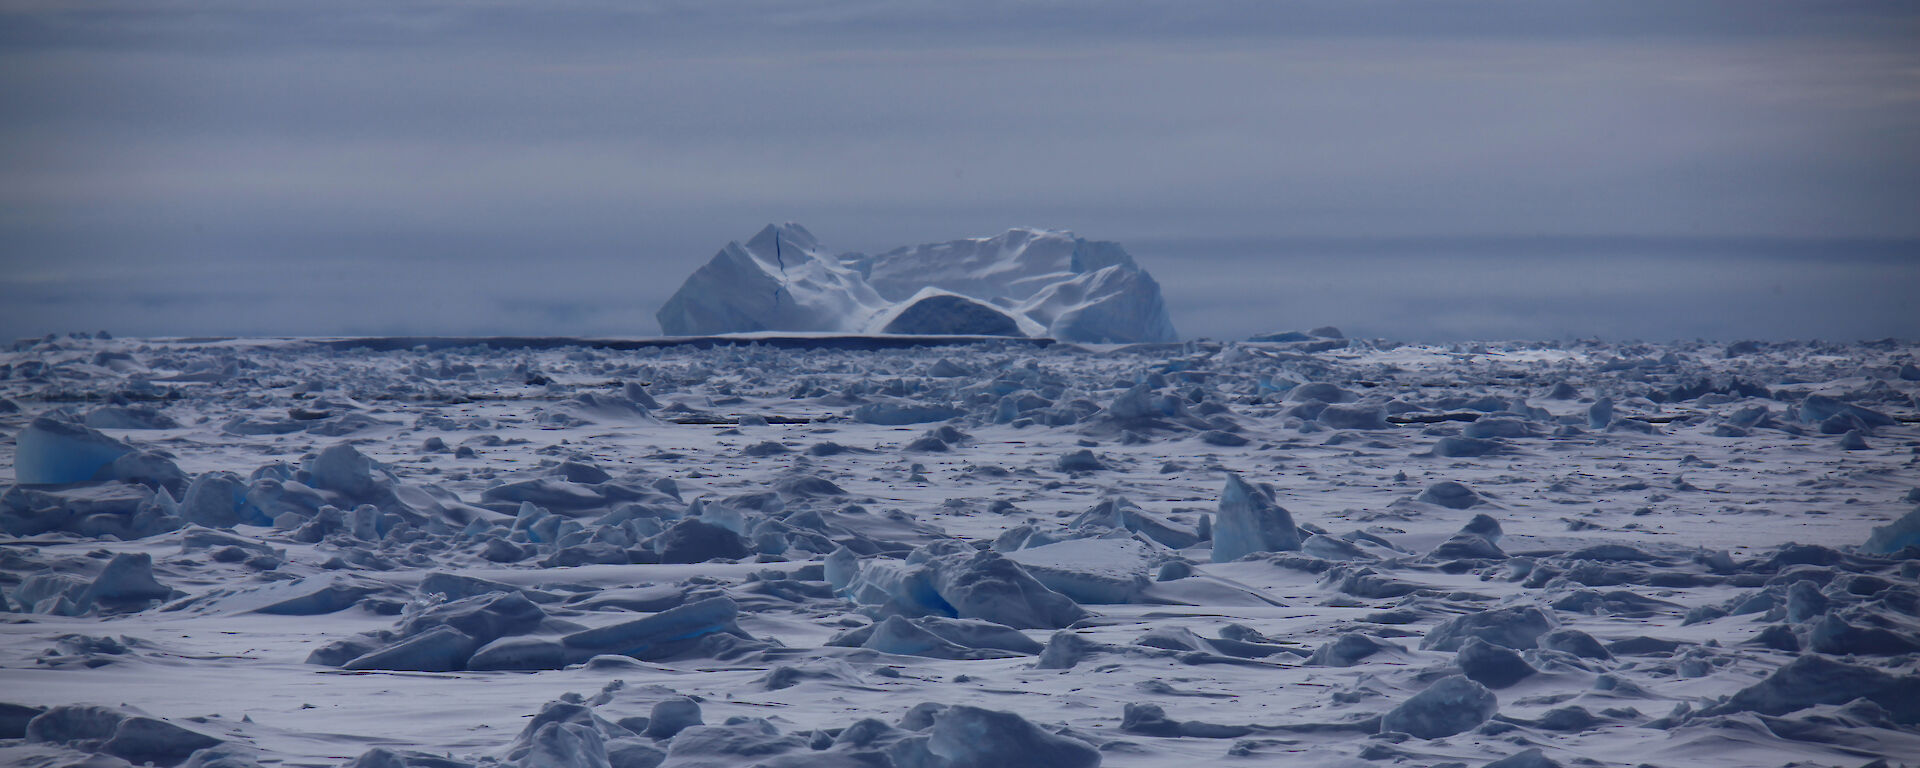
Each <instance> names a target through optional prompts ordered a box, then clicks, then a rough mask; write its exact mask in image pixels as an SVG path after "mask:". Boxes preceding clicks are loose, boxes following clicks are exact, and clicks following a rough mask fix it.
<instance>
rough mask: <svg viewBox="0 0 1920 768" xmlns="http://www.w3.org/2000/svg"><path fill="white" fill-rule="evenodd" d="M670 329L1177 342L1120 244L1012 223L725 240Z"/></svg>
mask: <svg viewBox="0 0 1920 768" xmlns="http://www.w3.org/2000/svg"><path fill="white" fill-rule="evenodd" d="M658 317H659V319H660V328H661V330H662V331H663V332H665V333H667V334H669V335H675V336H701V335H711V334H720V333H743V332H752V331H814V332H836V333H894V334H961V335H985V336H1051V337H1053V338H1057V339H1061V340H1064V341H1080V342H1093V343H1126V342H1165V341H1177V340H1178V339H1179V334H1178V333H1177V332H1176V331H1175V330H1174V328H1173V321H1172V320H1171V319H1169V318H1168V317H1167V311H1166V305H1165V304H1164V303H1163V302H1162V301H1161V299H1160V285H1159V283H1156V282H1154V280H1153V277H1152V276H1151V275H1149V274H1147V272H1146V271H1145V270H1143V269H1141V268H1140V267H1139V266H1138V265H1136V264H1135V263H1134V261H1133V257H1132V256H1129V255H1128V254H1127V252H1126V250H1125V249H1123V248H1121V247H1120V245H1119V244H1118V243H1112V242H1103V241H1097V240H1086V239H1082V238H1079V237H1075V236H1073V234H1072V233H1070V232H1061V231H1051V230H1040V229H1013V230H1008V231H1007V232H1005V233H1003V234H1000V235H996V236H994V237H983V238H971V239H966V240H954V241H951V242H945V243H930V244H927V245H917V246H912V247H908V248H899V249H895V250H892V251H888V252H886V253H883V254H879V255H874V256H869V255H865V254H845V255H841V256H833V255H829V254H828V253H827V252H826V251H825V250H824V249H822V248H821V247H820V244H819V241H817V240H815V239H814V237H813V235H812V234H811V233H809V232H807V230H806V229H805V228H804V227H801V226H800V225H798V224H793V223H788V224H783V225H778V226H768V227H767V228H766V229H763V230H761V231H760V233H759V234H758V235H755V236H754V237H753V239H752V240H749V241H747V243H746V244H745V245H742V244H740V243H729V244H728V245H727V247H725V248H723V249H721V250H720V252H719V253H718V254H715V255H714V257H713V259H712V260H711V261H709V262H707V264H706V265H705V266H702V267H701V268H700V269H699V270H697V271H695V272H694V273H693V276H692V277H689V278H687V282H686V283H685V284H683V285H682V286H680V290H679V291H678V292H676V293H675V294H674V295H673V298H671V299H669V300H668V301H667V303H666V305H665V306H663V307H661V309H660V312H659V314H658Z"/></svg>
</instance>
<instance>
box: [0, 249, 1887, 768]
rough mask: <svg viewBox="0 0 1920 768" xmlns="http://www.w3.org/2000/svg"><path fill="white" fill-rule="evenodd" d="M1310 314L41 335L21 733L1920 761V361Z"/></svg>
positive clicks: (421, 756) (107, 744)
mask: <svg viewBox="0 0 1920 768" xmlns="http://www.w3.org/2000/svg"><path fill="white" fill-rule="evenodd" d="M775 234H776V235H779V233H775ZM1029 235H1030V236H1031V237H1035V238H1041V239H1044V238H1045V237H1047V235H1045V234H1043V233H1029ZM782 236H784V235H782ZM963 242H977V241H963ZM796 245H799V243H796ZM1055 245H1059V244H1055ZM755 247H756V246H753V245H752V244H751V243H750V244H749V245H748V246H744V247H742V250H743V252H750V253H748V255H749V256H753V255H754V254H753V253H751V252H753V251H754V248H755ZM940 247H947V248H949V249H951V248H953V247H955V246H952V245H951V244H948V245H947V246H925V247H922V248H923V249H927V248H933V249H938V248H940ZM996 247H999V246H996ZM1029 247H1032V246H1031V245H1029ZM1047 247H1053V246H1047ZM1039 252H1040V251H1035V253H1039ZM785 253H786V251H785V247H784V246H782V250H781V254H782V255H783V256H784V255H785ZM1066 253H1068V254H1069V255H1070V254H1071V247H1069V248H1068V251H1067V252H1066ZM1102 253H1104V252H1089V253H1087V254H1083V256H1085V257H1086V258H1087V259H1089V260H1091V261H1098V259H1096V258H1094V257H1096V256H1100V255H1101V254H1102ZM723 255H725V254H724V253H723ZM950 255H951V254H949V256H950ZM1055 255H1056V256H1059V255H1060V254H1055ZM1121 255H1122V256H1124V254H1121ZM924 256H925V251H924V250H915V249H903V251H901V252H897V253H895V254H887V255H884V256H883V257H881V260H880V261H876V262H872V263H860V262H857V261H837V262H835V263H833V264H825V263H823V264H821V265H820V266H818V267H817V268H815V271H814V272H811V273H808V274H807V275H806V276H805V277H806V279H807V280H810V281H811V283H808V285H811V286H814V287H820V286H828V287H831V286H835V285H838V286H839V288H846V286H848V285H856V283H855V282H853V281H852V278H851V277H849V275H851V276H853V277H858V278H859V284H865V285H867V286H868V288H869V289H871V293H872V295H871V296H868V295H867V294H866V292H863V291H854V290H846V291H840V292H839V293H836V294H834V295H835V296H837V297H838V298H836V299H833V301H827V300H825V299H822V301H823V302H825V303H820V304H817V305H816V306H817V307H825V308H827V309H828V310H831V311H833V312H841V311H843V310H845V309H847V308H848V307H852V306H859V307H868V306H873V307H878V306H880V305H883V304H886V303H888V302H898V301H901V300H902V299H911V298H913V297H915V296H921V297H922V298H926V296H924V295H922V292H921V291H920V290H919V288H913V289H912V290H909V289H907V288H901V287H898V286H895V285H893V283H892V282H891V281H890V279H889V278H888V277H887V276H888V275H889V274H890V270H895V269H901V268H904V269H908V270H909V271H911V269H912V266H911V265H912V264H914V263H915V262H914V259H916V258H922V257H924ZM1106 257H1110V261H1113V263H1101V264H1094V263H1091V262H1090V263H1088V264H1084V265H1083V266H1090V267H1093V270H1092V273H1095V274H1097V273H1098V272H1100V271H1101V270H1104V269H1111V268H1113V267H1115V266H1117V265H1118V264H1119V261H1118V259H1119V257H1117V256H1113V255H1112V254H1106ZM942 258H946V257H942ZM968 258H969V259H971V258H973V257H971V256H970V257H968ZM980 258H981V259H984V258H985V256H984V255H981V256H980ZM975 261H980V260H979V259H975ZM988 261H991V260H987V261H980V263H982V264H984V263H987V262H988ZM961 262H964V263H972V262H968V261H967V260H966V259H961ZM994 263H1002V264H1004V262H994ZM849 264H851V266H849ZM890 264H891V265H896V266H888V265H890ZM897 265H907V266H906V267H898V266H897ZM974 266H979V265H978V264H975V265H974ZM1054 266H1058V265H1057V264H1056V265H1052V266H1048V265H1047V264H1041V265H1040V266H1039V267H1036V268H1035V270H1034V271H1033V275H1041V276H1045V275H1053V274H1055V272H1056V270H1054V269H1053V267H1054ZM830 267H831V268H830ZM861 270H865V272H864V273H863V272H862V271H861ZM980 272H981V270H979V269H971V268H969V269H966V270H962V272H961V273H959V274H956V275H950V276H945V277H943V279H951V280H953V281H955V282H953V283H952V284H951V285H942V286H941V288H942V289H943V290H946V291H948V293H944V294H937V295H943V296H945V295H953V296H967V297H971V300H977V301H979V302H984V303H985V304H987V305H992V306H1001V307H1004V306H1007V305H1008V304H1009V303H1012V304H1014V305H1018V306H1037V305H1033V304H1031V302H1032V301H1034V300H1035V298H1036V297H1039V296H1041V295H1042V294H1045V293H1046V292H1047V291H1048V290H1050V287H1051V286H1055V285H1056V283H1054V282H1050V281H1051V280H1052V278H1050V277H1049V278H1046V279H1043V280H1038V281H1037V282H1036V281H1034V280H1028V279H1027V278H1028V277H1031V276H1032V275H1027V274H1026V273H1019V274H1010V276H1008V277H1009V279H1006V280H1001V281H999V282H995V283H994V285H996V286H1014V285H1019V286H1025V287H1027V288H1032V289H1033V292H1032V293H1028V294H1025V296H1024V298H1023V296H1021V295H1015V294H1012V293H1007V294H1004V295H999V296H983V295H981V294H982V293H985V292H990V291H988V290H987V289H985V288H982V287H981V286H980V285H973V284H968V283H966V282H965V281H966V280H970V279H973V277H974V276H977V275H978V274H980ZM800 285H801V283H800V282H789V283H787V286H788V287H789V289H793V287H795V286H800ZM1035 285H1038V286H1039V287H1034V286H1035ZM839 288H836V289H835V290H839ZM822 290H823V291H824V290H825V289H824V288H823V289H822ZM1023 290H1024V288H1023ZM996 298H997V299H1001V300H1002V301H1001V302H1000V303H995V302H994V300H995V299H996ZM835 301H838V302H841V303H840V304H835V303H834V302H835ZM848 302H850V303H848ZM936 309H941V310H943V311H944V310H953V311H954V312H957V313H958V314H961V315H965V316H967V317H971V318H973V319H975V320H979V319H982V318H985V319H988V320H990V319H991V318H990V317H988V316H987V315H984V314H981V313H978V312H974V311H973V310H972V309H970V308H968V307H962V306H960V305H959V304H956V303H951V302H942V303H939V304H935V305H930V306H929V308H928V309H927V312H928V313H933V314H938V313H934V312H933V310H936ZM898 316H899V314H898V313H896V314H894V315H893V317H896V318H897V317H898ZM983 327H984V326H983ZM1263 338H1265V339H1267V340H1266V341H1257V342H1235V343H1216V342H1186V343H1154V344H1136V345H1112V344H1107V345H1094V344H1084V343H1071V342H1059V343H1051V342H1049V341H1048V340H1046V339H1042V338H993V337H991V336H983V335H960V336H939V337H908V336H888V337H874V336H862V335H851V334H848V333H845V332H844V331H836V330H833V329H823V330H821V331H820V332H818V333H814V334H777V335H775V334H762V335H758V336H742V337H720V338H713V337H707V338H696V339H669V340H638V339H567V338H551V339H511V338H499V339H485V340H480V339H459V338H425V337H419V338H414V337H410V338H338V339H270V338H233V339H197V340H196V339H106V338H80V337H77V336H76V337H56V338H48V339H43V340H36V341H32V342H25V343H21V344H17V345H15V347H14V348H13V349H11V350H9V351H7V352H4V353H0V482H4V483H6V484H7V487H6V489H5V491H4V492H3V493H0V600H3V601H4V602H3V603H0V607H4V610H5V612H4V613H0V618H3V619H4V621H3V622H0V764H7V765H23V766H47V767H49V768H51V767H53V766H68V765H87V766H98V767H100V768H110V767H111V766H119V765H139V764H144V763H152V764H155V765H162V766H175V765H186V766H193V767H194V768H213V767H214V766H220V767H221V768H246V767H247V766H254V765H292V766H341V765H353V766H357V767H358V768H374V767H375V766H378V767H379V768H402V767H404V768H457V767H458V766H479V765H513V766H523V767H525V768H535V767H546V766H567V767H568V768H650V767H651V766H656V765H658V766H748V765H766V766H899V767H901V768H905V767H906V766H935V767H958V766H995V767H996V768H1009V767H1020V766H1034V767H1035V768H1040V767H1042V766H1046V767H1049V768H1050V767H1053V766H1095V765H1105V766H1143V767H1149V766H1150V767H1162V766H1165V767H1171V766H1187V765H1194V764H1209V765H1211V764H1224V765H1236V764H1239V765H1291V764H1302V765H1341V766H1375V765H1377V766H1400V765H1422V766H1428V765H1434V766H1437V765H1458V766H1469V767H1470V768H1479V767H1480V766H1488V765H1497V766H1503V767H1504V768H1511V767H1512V766H1531V767H1534V768H1538V767H1540V766H1556V765H1558V766H1576V765H1578V766H1637V765H1654V766H1671V767H1674V768H1678V767H1680V766H1724V767H1726V768H1734V767H1736V766H1739V767H1745V766H1771V765H1789V764H1793V765H1803V766H1859V765H1866V764H1869V763H1871V762H1872V761H1875V760H1881V759H1884V760H1885V761H1887V764H1900V763H1901V762H1902V761H1905V762H1909V763H1910V762H1913V760H1914V756H1915V755H1920V549H1916V547H1915V542H1916V531H1920V511H1916V504H1920V463H1917V462H1920V458H1917V457H1920V453H1917V451H1920V426H1916V421H1917V420H1920V402H1916V396H1917V395H1920V367H1916V363H1920V359H1917V358H1920V348H1916V347H1915V346H1914V345H1912V344H1908V343H1902V342H1893V341H1885V342H1871V343H1861V344H1827V343H1802V342H1781V343H1763V342H1741V343H1736V344H1707V343H1679V344H1665V345H1657V344H1609V343H1600V342H1576V343H1531V342H1513V343H1475V344H1456V345H1450V346H1431V345H1397V344H1391V343H1386V342H1381V341H1374V340H1367V339H1349V338H1346V337H1345V336H1343V335H1341V334H1339V333H1338V332H1337V331H1335V330H1334V329H1331V328H1321V329H1315V330H1314V331H1312V332H1306V333H1276V334H1268V335H1266V336H1264V337H1263Z"/></svg>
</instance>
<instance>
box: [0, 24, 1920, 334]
mask: <svg viewBox="0 0 1920 768" xmlns="http://www.w3.org/2000/svg"><path fill="white" fill-rule="evenodd" d="M1916 41H1920V9H1916V7H1915V6H1912V5H1911V4H1905V3H1826V4H1805V3H1776V2H1727V3H1704V2H1703V3H1674V2H1609V3H1591V4H1588V3H1553V2H1547V3H1527V4H1515V3H1497V4H1491V3H1461V2H1422V3H1373V2H1352V1H1347V2H1338V3H1272V2H1247V3H1200V4H1195V3H1153V2H1147V3H1127V4H1113V3H1092V2H1007V3H997V2H987V3H954V4H939V3H918V2H895V3H879V2H824V3H804V2H802V3H795V2H758V3H755V2H745V3H743V2H718V3H715V2H699V3H696V2H687V3H613V2H607V3H595V2H586V3H581V2H571V3H570V2H559V3H527V2H517V3H508V2H496V3H488V2H457V3H456V2H447V3H422V4H405V5H399V4H393V3H384V2H383V3H374V2H364V3H362V2H352V1H351V0H349V1H348V2H340V3H325V4H312V5H308V4H304V3H270V4H263V3H255V2H215V1H211V0H203V1H199V2H191V1H188V2H79V3H69V2H63V3H51V2H48V3H35V2H25V3H22V2H11V3H5V4H4V10H0V104H5V105H7V107H6V109H5V110H4V111H0V259H3V260H4V261H3V262H0V334H4V335H7V336H17V335H28V334H40V333H46V332H50V331H64V330H79V329H93V328H106V329H108V330H111V331H113V332H115V333H118V334H122V335H161V334H224V333H234V334H246V333H271V334H336V333H452V334H458V333H528V334H536V333H537V334H559V333H580V334H624V335H640V334H651V333H656V332H657V331H658V327H657V326H656V325H655V324H654V322H653V320H652V313H653V310H654V309H655V308H657V307H658V306H659V304H660V303H661V302H662V301H664V300H665V298H666V296H667V295H668V294H670V293H671V292H672V290H673V289H674V288H675V287H677V285H678V284H679V282H680V280H682V279H683V278H684V277H685V276H686V275H687V274H688V273H690V272H691V271H692V270H693V269H694V268H695V267H697V266H698V265H699V263H700V262H702V261H704V260H705V259H706V258H707V257H709V256H710V255H711V254H712V253H713V252H714V251H715V250H717V249H718V248H719V247H720V246H721V245H722V244H724V243H725V242H726V241H728V240H733V239H744V238H746V237H748V236H749V235H751V234H752V233H753V232H754V231H755V230H757V229H758V228H759V227H760V226H762V225H764V224H765V223H767V222H770V221H786V220H796V221H801V222H804V223H806V224H807V226H808V227H809V228H810V229H812V230H813V231H814V232H815V233H816V234H817V235H819V236H820V237H821V239H822V240H823V241H824V242H825V243H826V244H827V245H828V246H830V247H834V248H839V249H845V250H878V249H884V248H889V247H893V246H897V245H904V244H909V243H915V242H924V241H931V240H941V239H949V238H953V237H962V236H971V235H987V234H993V233H995V232H998V231H1001V230H1004V229H1006V228H1007V227H1010V226H1045V227H1055V228H1070V229H1073V230H1075V231H1076V232H1078V233H1080V234H1082V235H1083V236H1087V237H1094V238H1100V239H1112V240H1119V241H1122V242H1123V243H1126V244H1128V246H1129V248H1130V249H1131V250H1132V251H1134V253H1135V254H1136V256H1138V257H1139V258H1140V259H1141V261H1142V263H1143V264H1144V265H1145V266H1146V267H1147V268H1148V269H1149V270H1150V271H1152V272H1153V273H1154V274H1155V275H1156V276H1157V277H1158V278H1159V280H1160V281H1161V283H1162V285H1163V286H1164V288H1165V290H1166V293H1167V296H1168V301H1169V304H1170V307H1171V309H1172V312H1173V315H1174V321H1175V323H1176V325H1177V326H1179V327H1180V329H1181V330H1182V331H1183V332H1184V333H1186V334H1188V335H1196V336H1197V335H1205V336H1215V337H1235V336H1243V335H1245V334H1248V333H1252V332H1256V331H1261V330H1270V329H1278V328H1289V327H1305V326H1312V325H1320V324H1323V323H1334V324H1339V325H1342V326H1343V327H1346V328H1347V329H1348V330H1349V331H1350V332H1358V333H1366V334H1368V335H1387V336H1395V337H1400V338H1416V339H1447V338H1474V337H1528V336H1562V337H1564V336H1593V335H1600V336H1609V337H1641V338H1670V337H1693V336H1714V337H1735V336H1760V337H1796V336H1797V337H1808V336H1825V337H1829V338H1836V337H1837V338H1847V337H1871V336H1885V335H1904V336H1909V337H1912V336H1920V333H1916V331H1920V310H1916V309H1914V308H1913V307H1912V306H1911V305H1912V304H1913V302H1911V301H1910V300H1908V299H1907V298H1906V295H1907V294H1911V293H1914V292H1916V290H1917V289H1920V45H1916V44H1915V43H1916ZM1310 286H1311V287H1310Z"/></svg>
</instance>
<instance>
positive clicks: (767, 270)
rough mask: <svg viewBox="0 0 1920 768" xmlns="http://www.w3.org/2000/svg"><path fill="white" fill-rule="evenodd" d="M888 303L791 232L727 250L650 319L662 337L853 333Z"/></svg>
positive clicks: (798, 230) (805, 236)
mask: <svg viewBox="0 0 1920 768" xmlns="http://www.w3.org/2000/svg"><path fill="white" fill-rule="evenodd" d="M887 305H888V303H887V302H886V301H885V300H884V299H881V298H880V295H879V294H878V293H875V292H874V290H873V287H872V286H870V285H868V284H867V282H866V280H865V279H864V278H862V277H861V276H860V274H859V273H858V272H855V271H854V270H852V269H849V268H847V267H845V266H842V265H841V263H840V260H839V259H838V258H835V257H834V256H832V255H829V254H828V253H827V252H826V251H824V250H822V249H821V247H820V242H819V241H818V240H815V239H814V237H813V233H811V232H808V231H807V230H806V228H805V227H802V226H800V225H798V224H793V223H788V224H783V225H780V226H773V225H768V226H767V228H765V229H762V230H760V234H757V235H754V236H753V239H751V240H748V241H747V243H746V244H745V245H741V244H740V243H737V242H734V243H728V244H727V247H725V248H722V249H720V252H719V253H717V254H714V257H713V259H712V260H710V261H708V262H707V263H706V265H705V266H702V267H701V268H700V269H699V270H696V271H695V272H694V273H693V276H692V277H689V278H687V282H685V283H684V284H682V285H681V286H680V290H679V291H677V292H675V293H674V294H673V298H670V299H668V300H667V303H666V305H665V306H662V307H661V308H660V312H659V313H658V314H657V315H656V317H658V318H659V320H660V330H661V331H662V332H664V333H666V334H668V335H670V336H705V335H710V334H716V333H747V332H752V331H833V332H852V331H856V330H858V329H860V328H861V327H863V326H864V324H865V323H867V322H868V321H869V320H871V319H872V318H873V317H874V316H875V315H877V314H878V313H879V312H880V311H881V310H883V309H885V308H886V307H887Z"/></svg>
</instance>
